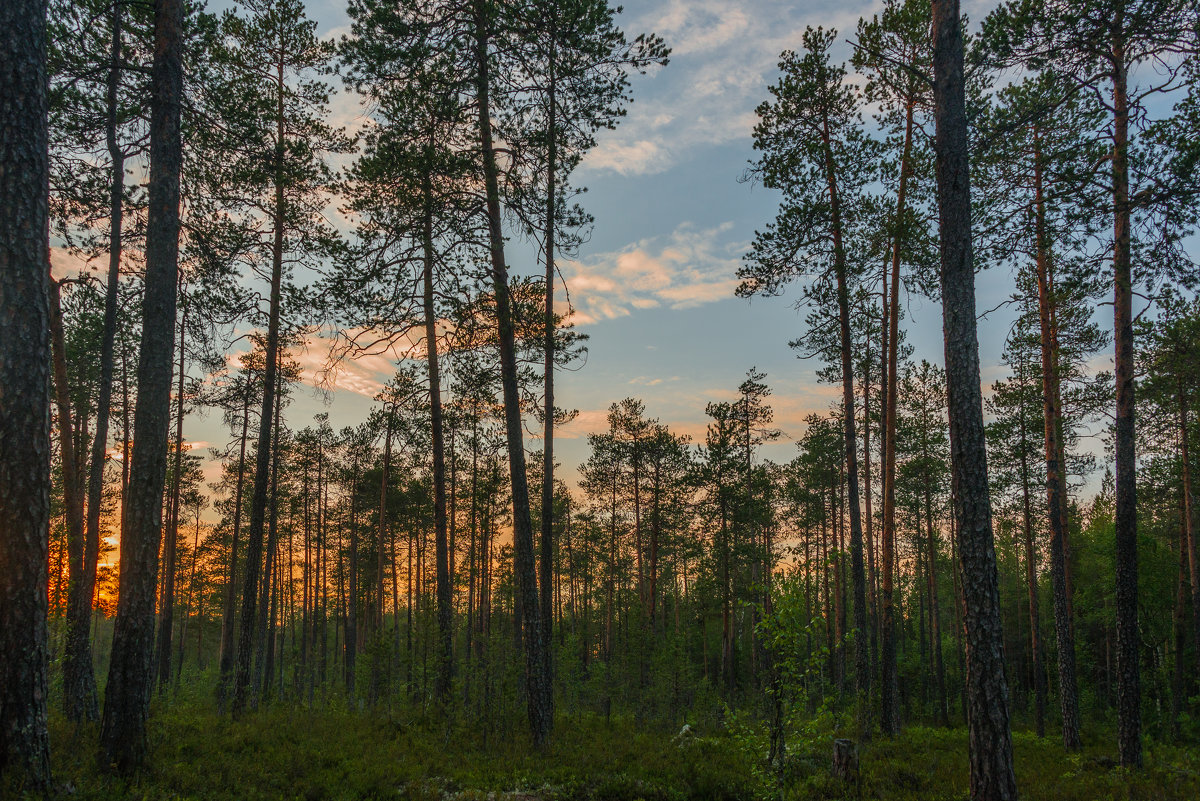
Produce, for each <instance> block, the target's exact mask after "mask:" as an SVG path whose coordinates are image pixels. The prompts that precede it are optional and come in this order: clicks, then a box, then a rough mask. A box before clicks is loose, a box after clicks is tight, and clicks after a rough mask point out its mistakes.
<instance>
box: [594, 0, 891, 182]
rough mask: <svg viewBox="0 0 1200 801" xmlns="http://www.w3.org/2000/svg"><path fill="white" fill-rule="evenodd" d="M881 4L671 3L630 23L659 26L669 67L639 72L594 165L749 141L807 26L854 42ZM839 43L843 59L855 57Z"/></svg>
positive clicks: (631, 170)
mask: <svg viewBox="0 0 1200 801" xmlns="http://www.w3.org/2000/svg"><path fill="white" fill-rule="evenodd" d="M881 5H882V3H880V2H876V1H875V0H857V2H856V1H855V0H849V2H846V0H841V2H828V0H826V1H825V2H821V1H820V0H818V2H808V3H780V2H778V1H777V0H746V1H745V2H740V3H730V2H728V0H667V2H665V3H654V4H650V5H649V7H648V8H647V9H646V11H644V12H642V13H641V14H638V15H631V17H630V18H629V19H625V20H622V27H624V28H625V30H626V31H627V32H629V33H630V34H631V35H636V34H637V33H641V32H642V31H651V32H654V33H656V34H658V35H660V36H662V37H663V40H664V41H665V42H666V44H667V46H669V47H670V48H671V56H670V63H669V64H668V65H667V67H666V68H665V69H661V70H653V71H652V72H651V73H650V74H649V75H648V76H647V77H644V78H643V77H640V76H638V77H635V79H634V88H633V94H634V96H635V97H636V98H637V101H636V102H634V103H633V105H632V106H630V108H629V112H628V116H626V117H625V119H624V120H622V122H621V124H620V125H619V126H618V127H617V129H616V130H614V131H605V132H602V133H601V135H600V137H599V141H598V144H597V146H596V147H595V148H594V149H593V150H592V151H591V152H590V153H589V154H588V155H587V157H586V158H585V159H584V162H583V166H584V168H585V169H590V170H596V171H613V172H616V173H619V174H621V175H654V174H657V173H661V172H664V171H666V170H668V169H670V168H671V167H673V166H675V165H676V164H678V163H680V162H683V161H686V160H688V159H689V158H692V157H694V152H695V151H696V150H697V149H699V148H702V147H706V146H712V145H722V144H727V143H729V142H734V141H738V140H746V139H749V137H750V135H751V133H752V132H753V130H754V124H755V122H756V121H757V115H756V114H755V111H754V110H755V107H756V106H757V105H758V103H760V102H762V101H763V100H765V99H766V97H767V86H768V85H769V84H770V83H771V82H773V81H774V80H775V77H776V70H777V64H778V60H779V54H780V53H781V52H783V51H784V50H787V49H795V48H797V47H799V46H800V37H801V35H802V33H803V31H804V28H805V26H807V25H810V24H811V25H818V24H820V25H824V26H825V27H826V28H829V27H831V26H832V27H835V28H837V29H838V31H839V40H842V39H847V38H851V37H852V36H853V33H854V26H855V24H856V22H857V20H858V18H859V16H860V15H868V16H869V15H870V14H872V13H874V12H875V11H876V10H877V9H878V8H879V7H880V6H881ZM848 55H849V46H848V45H839V52H837V53H836V54H835V58H838V59H841V58H848Z"/></svg>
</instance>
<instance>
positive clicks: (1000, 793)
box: [933, 0, 1017, 801]
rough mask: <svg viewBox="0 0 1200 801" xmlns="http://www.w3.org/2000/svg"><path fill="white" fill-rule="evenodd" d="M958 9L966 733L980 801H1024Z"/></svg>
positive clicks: (958, 454)
mask: <svg viewBox="0 0 1200 801" xmlns="http://www.w3.org/2000/svg"><path fill="white" fill-rule="evenodd" d="M960 23H961V18H960V15H959V4H958V1H957V0H934V2H933V39H934V49H933V68H934V119H935V122H936V126H937V134H936V140H935V152H936V155H937V194H938V211H939V219H940V223H941V263H942V269H941V285H942V315H943V317H942V320H943V329H944V334H945V347H946V384H947V395H948V401H949V413H950V414H949V416H950V453H951V465H952V469H953V473H954V495H955V498H954V501H955V502H954V512H955V516H956V517H957V518H958V532H959V538H960V546H961V547H960V552H961V558H962V574H963V589H964V601H965V615H964V622H965V624H966V625H965V627H966V635H967V701H968V712H967V727H968V743H969V751H970V762H971V798H972V799H973V801H1008V800H1009V799H1015V798H1016V797H1017V782H1016V777H1015V775H1014V773H1013V753H1012V732H1011V729H1010V727H1009V717H1008V682H1007V681H1006V679H1005V676H1004V637H1003V632H1002V631H1001V623H1000V597H999V589H998V578H997V572H996V553H995V549H994V543H993V541H992V518H991V499H990V496H989V492H988V475H987V447H986V444H985V441H984V428H983V399H982V393H981V390H980V386H979V341H978V339H977V332H976V321H975V272H974V264H973V258H972V252H971V185H970V169H969V158H968V156H969V150H968V147H969V145H968V134H967V115H966V100H965V90H964V78H963V41H962V30H961V27H960Z"/></svg>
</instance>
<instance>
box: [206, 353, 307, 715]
mask: <svg viewBox="0 0 1200 801" xmlns="http://www.w3.org/2000/svg"><path fill="white" fill-rule="evenodd" d="M253 387H254V383H253V381H252V380H251V376H250V371H249V369H247V370H246V399H245V403H244V404H243V406H242V436H241V441H240V444H239V445H238V463H237V464H238V467H237V469H238V474H237V484H236V485H235V489H234V492H233V536H232V540H231V541H230V544H229V579H228V581H226V583H225V608H224V610H223V614H222V617H221V661H220V666H219V668H218V677H217V706H218V707H219V708H220V709H221V711H224V709H225V701H226V699H227V696H228V695H229V680H230V679H231V678H232V677H233V668H234V661H235V654H234V649H235V648H236V645H235V641H234V637H233V635H234V631H235V630H236V615H237V555H238V538H239V537H240V536H241V530H242V505H243V504H242V491H243V488H244V487H245V484H246V437H247V434H248V433H249V429H250V396H251V394H252V392H251V390H252V389H253ZM307 479H308V474H307V473H305V485H304V487H305V515H307V514H308V506H307V504H308V494H307V493H308V484H307ZM305 526H306V528H305V542H307V541H308V540H307V536H308V529H307V518H306V519H305ZM305 575H306V576H307V573H306V574H305ZM306 586H307V585H306ZM304 597H305V601H306V602H307V598H308V595H307V592H306V593H305V596H304ZM305 609H306V610H307V606H306V607H305ZM304 642H307V641H306V640H305V641H304ZM303 653H304V650H303V643H302V644H301V654H303ZM301 661H303V656H302V657H301Z"/></svg>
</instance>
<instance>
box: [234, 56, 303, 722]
mask: <svg viewBox="0 0 1200 801" xmlns="http://www.w3.org/2000/svg"><path fill="white" fill-rule="evenodd" d="M283 96H284V82H283V63H282V60H280V61H279V62H277V64H276V74H275V101H276V107H275V114H276V118H275V121H276V133H275V154H274V155H275V164H274V169H275V176H274V183H275V198H274V207H273V209H272V216H273V220H272V223H273V226H274V238H273V242H272V245H271V298H270V311H269V315H268V318H267V342H266V347H265V349H264V351H265V353H264V355H265V359H264V362H263V402H262V412H261V416H260V417H259V425H258V453H257V454H256V455H255V457H256V458H255V464H254V494H253V496H251V499H250V531H249V532H248V534H247V539H248V542H247V545H246V572H245V576H244V577H243V580H242V616H241V622H240V626H239V629H240V630H239V632H238V646H237V672H236V674H235V675H234V682H233V708H232V711H233V715H234V717H237V716H239V715H240V714H241V713H242V712H243V711H245V709H246V704H247V703H248V702H249V700H250V698H249V696H250V693H251V692H252V689H253V688H252V685H251V681H250V679H251V676H250V670H251V667H252V659H253V656H254V650H255V649H254V631H255V625H254V624H255V619H256V617H257V608H256V604H257V601H258V597H257V596H258V590H259V587H258V585H259V577H260V575H261V572H262V568H263V565H262V561H263V525H264V523H265V522H266V516H267V485H268V483H269V479H270V476H269V471H270V466H271V432H272V430H273V429H274V417H273V415H274V412H275V375H276V371H277V370H278V362H279V317H280V306H281V305H282V283H283V245H284V240H283V237H284V230H283V228H284V219H285V216H284V213H285V203H286V199H285V195H284V165H283V160H284V155H285V150H286V133H285V129H284V109H283ZM318 490H319V488H318ZM322 544H324V543H322ZM322 646H324V643H322ZM322 653H324V649H322Z"/></svg>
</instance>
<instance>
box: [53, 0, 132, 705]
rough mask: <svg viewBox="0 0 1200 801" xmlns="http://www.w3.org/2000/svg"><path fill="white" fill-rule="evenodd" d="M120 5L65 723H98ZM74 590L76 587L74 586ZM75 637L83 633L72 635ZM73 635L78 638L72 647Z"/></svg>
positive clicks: (118, 170)
mask: <svg viewBox="0 0 1200 801" xmlns="http://www.w3.org/2000/svg"><path fill="white" fill-rule="evenodd" d="M121 12H122V5H121V3H120V2H114V3H113V6H112V46H111V49H110V51H109V59H110V63H109V70H108V91H107V97H106V105H107V111H106V114H107V125H106V129H107V130H106V140H107V142H106V143H107V145H108V154H109V158H110V159H111V160H112V170H111V175H112V183H111V187H110V189H109V207H110V208H109V234H108V284H107V287H106V290H105V296H104V328H103V329H102V331H101V335H100V392H99V396H98V398H97V400H96V433H95V437H94V439H93V440H92V460H91V465H90V474H89V475H88V491H87V519H86V521H85V524H86V528H85V531H84V541H83V542H84V545H83V572H82V574H81V576H80V580H79V582H78V584H77V587H78V593H77V595H76V597H75V599H73V600H72V601H71V602H70V608H69V610H68V613H67V614H68V615H69V616H70V620H68V622H67V632H68V641H67V653H66V658H65V659H64V661H63V696H64V701H65V704H66V713H67V719H68V720H73V721H78V720H89V721H94V720H98V719H99V718H100V708H99V704H98V701H97V691H96V674H95V670H94V668H93V666H92V649H91V642H90V639H89V638H88V636H87V632H88V629H89V627H90V626H91V617H92V596H93V595H95V591H96V569H97V562H98V561H99V558H100V507H101V504H102V503H103V498H104V465H105V462H106V456H107V451H108V421H109V416H110V415H111V409H112V382H113V363H114V355H113V354H114V343H115V340H116V332H117V289H118V288H119V286H120V280H121V226H122V218H123V206H122V200H123V198H124V190H125V153H124V151H123V150H122V149H121V147H120V144H119V143H118V142H117V89H118V87H119V85H120V78H121ZM73 586H74V585H73ZM73 632H81V633H80V634H77V635H76V634H73ZM72 636H78V638H79V639H78V641H77V642H72V640H71V639H70V638H71V637H72Z"/></svg>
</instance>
